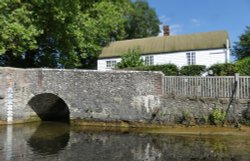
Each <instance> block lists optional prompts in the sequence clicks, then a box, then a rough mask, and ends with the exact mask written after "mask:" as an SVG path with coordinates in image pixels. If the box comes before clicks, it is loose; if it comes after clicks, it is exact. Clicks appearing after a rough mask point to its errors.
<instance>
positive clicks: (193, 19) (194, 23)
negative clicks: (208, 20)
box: [191, 18, 201, 27]
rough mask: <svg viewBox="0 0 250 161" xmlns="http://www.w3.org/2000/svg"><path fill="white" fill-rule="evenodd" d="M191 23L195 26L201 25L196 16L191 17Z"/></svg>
mask: <svg viewBox="0 0 250 161" xmlns="http://www.w3.org/2000/svg"><path fill="white" fill-rule="evenodd" d="M191 23H192V25H193V26H195V27H199V26H201V22H200V21H199V20H198V19H196V18H192V19H191Z"/></svg>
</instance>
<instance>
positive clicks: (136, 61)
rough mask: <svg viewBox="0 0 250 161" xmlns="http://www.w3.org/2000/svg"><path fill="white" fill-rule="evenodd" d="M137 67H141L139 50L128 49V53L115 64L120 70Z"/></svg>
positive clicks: (141, 61)
mask: <svg viewBox="0 0 250 161" xmlns="http://www.w3.org/2000/svg"><path fill="white" fill-rule="evenodd" d="M138 66H143V60H142V59H141V58H140V50H139V48H135V49H129V50H128V52H127V53H126V54H124V55H123V56H122V60H121V62H119V63H117V67H118V68H120V69H122V68H128V67H138Z"/></svg>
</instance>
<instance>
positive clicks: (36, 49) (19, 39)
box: [0, 0, 130, 68]
mask: <svg viewBox="0 0 250 161" xmlns="http://www.w3.org/2000/svg"><path fill="white" fill-rule="evenodd" d="M120 5H123V7H121V6H120ZM129 6H130V1H128V0H119V1H115V0H94V1H88V0H54V1H41V0H33V1H28V0H1V1H0V55H1V56H0V61H1V62H0V65H4V66H16V67H64V68H86V67H93V64H94V63H93V62H94V61H95V60H96V58H97V56H98V54H99V53H100V51H101V48H102V47H103V46H105V45H106V44H107V43H109V42H110V41H111V40H112V39H113V38H114V37H115V39H122V38H124V36H125V30H124V23H125V20H126V19H125V16H124V15H125V13H127V11H128V10H129V9H128V7H129Z"/></svg>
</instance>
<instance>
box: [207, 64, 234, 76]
mask: <svg viewBox="0 0 250 161" xmlns="http://www.w3.org/2000/svg"><path fill="white" fill-rule="evenodd" d="M209 70H212V71H213V75H215V76H232V75H234V73H236V72H237V70H236V68H235V64H231V63H224V64H214V65H212V66H211V67H210V68H209Z"/></svg>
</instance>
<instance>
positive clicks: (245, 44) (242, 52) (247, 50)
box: [233, 26, 250, 59]
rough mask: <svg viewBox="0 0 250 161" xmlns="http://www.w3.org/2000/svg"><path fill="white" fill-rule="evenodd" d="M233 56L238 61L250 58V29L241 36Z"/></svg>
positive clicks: (247, 28)
mask: <svg viewBox="0 0 250 161" xmlns="http://www.w3.org/2000/svg"><path fill="white" fill-rule="evenodd" d="M233 54H234V55H235V56H236V57H237V59H243V58H246V57H250V27H249V26H247V27H246V30H245V32H244V33H243V34H242V35H241V36H240V41H239V42H236V43H235V46H234V50H233Z"/></svg>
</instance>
